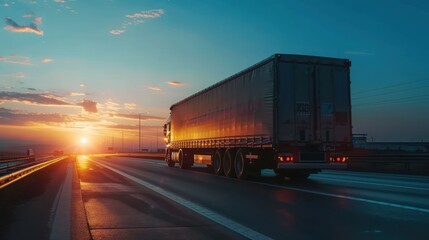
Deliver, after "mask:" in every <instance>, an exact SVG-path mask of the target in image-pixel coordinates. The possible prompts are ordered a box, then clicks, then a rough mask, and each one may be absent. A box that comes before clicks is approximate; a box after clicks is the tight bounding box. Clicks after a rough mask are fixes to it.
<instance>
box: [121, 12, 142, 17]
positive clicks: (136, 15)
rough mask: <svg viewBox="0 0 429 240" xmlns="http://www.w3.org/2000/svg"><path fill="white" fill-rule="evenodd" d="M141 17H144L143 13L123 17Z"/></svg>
mask: <svg viewBox="0 0 429 240" xmlns="http://www.w3.org/2000/svg"><path fill="white" fill-rule="evenodd" d="M143 16H144V15H143V13H134V14H128V15H125V17H127V18H140V17H143Z"/></svg>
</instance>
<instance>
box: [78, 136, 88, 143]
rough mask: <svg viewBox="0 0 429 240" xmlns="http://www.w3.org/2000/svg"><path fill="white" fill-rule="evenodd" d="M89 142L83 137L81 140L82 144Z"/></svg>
mask: <svg viewBox="0 0 429 240" xmlns="http://www.w3.org/2000/svg"><path fill="white" fill-rule="evenodd" d="M87 142H88V139H86V137H83V138H81V139H80V143H82V144H86V143H87Z"/></svg>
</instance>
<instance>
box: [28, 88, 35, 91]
mask: <svg viewBox="0 0 429 240" xmlns="http://www.w3.org/2000/svg"><path fill="white" fill-rule="evenodd" d="M27 90H29V91H36V90H37V89H35V88H27Z"/></svg>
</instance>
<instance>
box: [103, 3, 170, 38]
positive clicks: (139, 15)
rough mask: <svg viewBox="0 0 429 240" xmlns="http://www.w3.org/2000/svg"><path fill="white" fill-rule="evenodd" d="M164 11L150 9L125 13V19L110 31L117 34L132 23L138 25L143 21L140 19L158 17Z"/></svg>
mask: <svg viewBox="0 0 429 240" xmlns="http://www.w3.org/2000/svg"><path fill="white" fill-rule="evenodd" d="M164 13H165V10H164V9H152V10H148V11H141V12H136V13H132V14H127V15H125V17H126V18H127V20H125V21H124V22H123V23H122V25H121V27H120V28H119V29H115V30H111V31H110V33H111V34H113V35H119V34H122V33H124V32H125V29H126V28H128V27H129V26H133V25H139V24H142V23H144V21H143V20H142V19H149V18H159V17H161V16H162V15H163V14H164Z"/></svg>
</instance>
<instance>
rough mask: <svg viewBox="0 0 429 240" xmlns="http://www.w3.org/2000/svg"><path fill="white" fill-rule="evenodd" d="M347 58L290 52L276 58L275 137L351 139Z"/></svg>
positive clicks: (309, 140)
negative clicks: (292, 53) (291, 53)
mask: <svg viewBox="0 0 429 240" xmlns="http://www.w3.org/2000/svg"><path fill="white" fill-rule="evenodd" d="M349 65H350V64H349V62H348V60H344V59H332V58H319V57H305V56H294V55H292V56H290V55H286V56H283V57H281V58H280V59H279V62H278V84H277V90H278V92H277V96H278V105H277V108H278V109H277V111H278V112H277V113H278V124H277V127H278V141H279V142H288V143H291V142H293V143H301V144H302V143H305V144H308V143H309V144H317V143H348V142H350V141H351V107H350V80H349Z"/></svg>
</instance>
